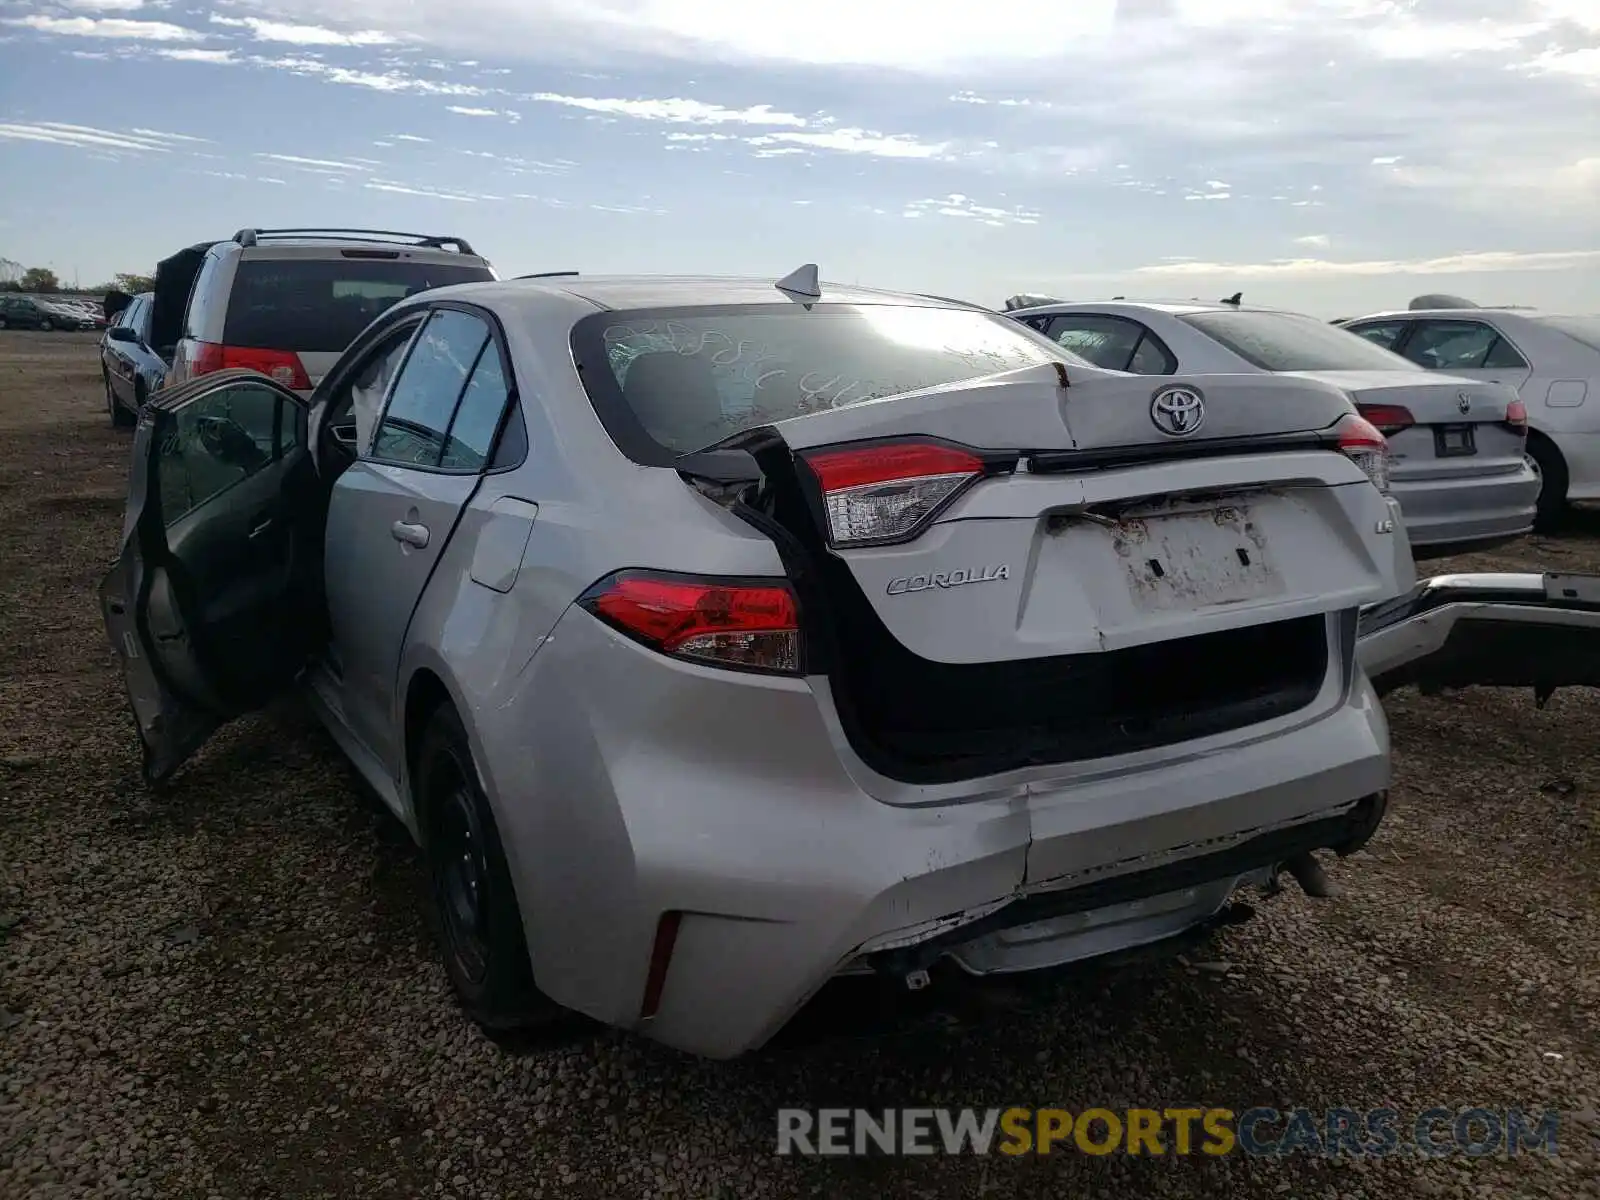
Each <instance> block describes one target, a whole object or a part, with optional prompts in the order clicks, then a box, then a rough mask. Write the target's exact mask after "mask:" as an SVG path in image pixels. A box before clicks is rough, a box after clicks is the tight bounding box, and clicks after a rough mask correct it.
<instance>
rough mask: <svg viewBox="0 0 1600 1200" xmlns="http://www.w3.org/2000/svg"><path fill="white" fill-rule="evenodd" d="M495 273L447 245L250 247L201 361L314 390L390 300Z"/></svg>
mask: <svg viewBox="0 0 1600 1200" xmlns="http://www.w3.org/2000/svg"><path fill="white" fill-rule="evenodd" d="M493 278H494V272H493V271H492V270H490V268H489V266H488V264H486V263H484V262H483V261H482V260H481V259H477V258H475V257H469V256H463V255H460V254H456V253H453V252H449V251H443V250H433V249H426V250H412V249H405V248H391V247H383V246H360V247H349V246H346V247H340V246H326V245H302V246H286V245H278V244H272V243H265V244H261V245H258V246H255V247H251V248H249V249H246V250H244V251H243V252H242V253H241V255H240V257H239V262H238V266H237V268H236V269H235V272H234V277H233V286H232V290H231V292H230V294H229V296H228V302H227V311H226V315H225V317H224V319H223V328H222V342H221V344H220V345H218V346H216V347H215V349H214V350H212V349H211V348H210V347H209V346H207V347H204V348H202V350H201V351H200V355H199V359H200V366H201V367H202V368H204V369H215V368H220V367H238V366H244V367H253V368H255V369H256V370H259V371H264V372H266V373H267V374H268V375H271V376H272V377H273V378H274V379H276V380H278V382H280V383H282V384H284V385H285V386H287V387H290V388H293V389H295V390H297V391H301V392H305V391H309V390H310V389H311V388H313V387H314V386H315V385H316V384H317V383H318V382H319V381H320V380H321V379H322V377H323V376H324V375H325V374H327V372H328V371H329V370H330V369H331V368H332V366H333V364H334V363H335V362H337V361H338V359H339V355H340V354H342V353H343V352H344V350H345V347H347V346H348V345H349V344H350V343H351V342H353V341H354V340H355V339H356V336H357V335H358V334H360V332H361V331H362V330H363V329H365V328H366V327H367V326H368V325H369V324H371V323H372V321H374V320H375V319H376V318H377V317H378V316H379V315H381V314H382V313H383V312H384V311H385V310H386V309H388V308H389V307H390V306H391V305H393V304H395V303H396V302H398V301H400V300H403V299H405V298H406V297H407V296H412V295H415V294H416V293H418V292H422V291H427V290H430V289H432V288H440V287H448V286H450V285H451V284H457V283H475V282H480V281H483V280H489V279H493Z"/></svg>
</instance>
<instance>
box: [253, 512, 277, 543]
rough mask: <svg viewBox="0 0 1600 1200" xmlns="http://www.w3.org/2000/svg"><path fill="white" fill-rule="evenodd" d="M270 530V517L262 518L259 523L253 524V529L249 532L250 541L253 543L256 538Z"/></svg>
mask: <svg viewBox="0 0 1600 1200" xmlns="http://www.w3.org/2000/svg"><path fill="white" fill-rule="evenodd" d="M271 528H272V518H271V517H262V518H261V520H259V521H257V522H256V523H255V527H254V528H252V529H251V530H250V540H251V541H254V540H255V539H256V538H258V537H260V536H261V535H262V534H263V533H265V532H266V531H267V530H269V529H271Z"/></svg>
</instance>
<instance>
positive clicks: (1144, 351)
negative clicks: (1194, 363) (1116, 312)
mask: <svg viewBox="0 0 1600 1200" xmlns="http://www.w3.org/2000/svg"><path fill="white" fill-rule="evenodd" d="M1048 332H1049V336H1050V338H1051V339H1052V340H1053V341H1055V342H1056V343H1057V344H1058V345H1060V346H1063V347H1065V348H1066V349H1068V350H1070V351H1072V353H1074V354H1076V355H1077V356H1078V357H1079V358H1085V359H1088V360H1089V361H1090V362H1092V363H1093V364H1094V365H1095V366H1097V367H1104V368H1105V369H1106V370H1108V371H1130V372H1132V373H1133V374H1135V375H1170V374H1172V373H1173V372H1174V371H1176V370H1177V369H1178V360H1177V358H1176V357H1175V356H1174V355H1173V353H1172V351H1171V350H1169V349H1167V346H1166V343H1164V342H1163V341H1162V340H1161V339H1160V338H1158V337H1157V336H1156V335H1155V334H1154V333H1152V332H1151V331H1150V330H1149V329H1148V328H1146V327H1145V326H1144V324H1142V323H1141V322H1139V321H1133V320H1129V319H1128V318H1127V317H1114V316H1108V315H1106V314H1102V313H1067V314H1063V315H1061V316H1056V317H1052V318H1050V325H1049V330H1048Z"/></svg>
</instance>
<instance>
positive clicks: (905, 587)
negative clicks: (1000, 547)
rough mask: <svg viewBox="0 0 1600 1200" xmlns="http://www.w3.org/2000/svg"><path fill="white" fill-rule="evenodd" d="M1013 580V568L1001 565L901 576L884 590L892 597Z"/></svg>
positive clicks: (890, 581)
mask: <svg viewBox="0 0 1600 1200" xmlns="http://www.w3.org/2000/svg"><path fill="white" fill-rule="evenodd" d="M1010 578H1011V567H1010V566H1009V565H1007V564H1006V563H999V564H997V565H995V566H990V567H971V568H968V569H966V570H961V571H930V572H929V573H928V574H926V575H900V576H897V577H896V578H894V579H891V580H889V586H888V587H887V588H885V589H884V590H885V591H886V592H888V594H889V595H891V596H904V595H906V594H907V593H909V592H926V591H928V590H929V589H930V588H953V587H962V586H964V585H966V584H969V583H994V582H996V581H997V580H1001V579H1010Z"/></svg>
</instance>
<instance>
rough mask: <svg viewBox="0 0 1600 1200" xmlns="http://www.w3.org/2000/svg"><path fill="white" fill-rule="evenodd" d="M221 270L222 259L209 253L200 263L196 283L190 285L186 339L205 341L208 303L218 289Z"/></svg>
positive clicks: (186, 315) (186, 313)
mask: <svg viewBox="0 0 1600 1200" xmlns="http://www.w3.org/2000/svg"><path fill="white" fill-rule="evenodd" d="M221 270H222V257H221V256H220V255H218V254H216V253H213V252H209V251H208V252H207V253H206V256H205V258H204V259H203V260H202V261H201V263H200V270H199V272H198V273H197V274H196V275H195V277H194V283H192V284H190V285H189V295H188V299H187V301H186V303H185V305H184V314H183V336H184V337H186V338H199V339H201V340H204V338H205V326H206V316H207V309H208V307H209V304H208V301H209V299H210V297H211V293H212V292H213V291H214V290H215V288H216V280H217V273H218V272H219V271H221Z"/></svg>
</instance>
